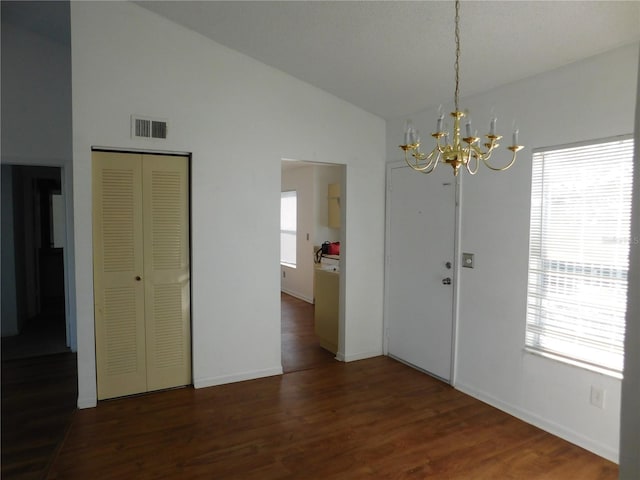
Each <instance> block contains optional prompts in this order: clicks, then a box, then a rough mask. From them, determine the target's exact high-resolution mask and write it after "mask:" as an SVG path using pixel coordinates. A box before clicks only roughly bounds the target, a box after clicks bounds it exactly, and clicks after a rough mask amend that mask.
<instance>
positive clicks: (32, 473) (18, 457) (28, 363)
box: [1, 353, 78, 480]
mask: <svg viewBox="0 0 640 480" xmlns="http://www.w3.org/2000/svg"><path fill="white" fill-rule="evenodd" d="M77 378H78V376H77V361H76V355H75V353H58V354H53V355H43V356H37V357H29V358H15V359H4V360H3V361H2V449H1V450H2V455H1V463H2V478H3V479H5V480H7V479H14V480H40V479H41V478H43V476H44V475H45V474H46V471H47V469H48V467H49V466H50V465H51V462H52V461H53V458H54V455H55V452H56V450H57V449H58V448H59V446H60V445H61V443H62V440H63V438H64V435H65V432H66V431H67V429H68V427H69V425H70V424H71V418H72V416H73V412H74V410H75V409H76V399H77V397H78V394H77V391H78V387H77V384H78V380H77Z"/></svg>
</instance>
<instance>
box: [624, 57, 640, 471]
mask: <svg viewBox="0 0 640 480" xmlns="http://www.w3.org/2000/svg"><path fill="white" fill-rule="evenodd" d="M637 85H638V90H637V91H638V94H637V95H638V96H637V97H636V98H637V99H640V68H639V70H638V83H637ZM635 165H636V166H637V165H640V102H639V101H636V128H635ZM631 216H632V220H631V238H632V239H633V241H632V242H631V252H630V254H631V255H630V258H629V263H630V267H629V293H630V295H629V296H628V301H627V329H626V338H625V355H624V380H623V381H622V405H621V412H620V423H621V425H620V479H622V480H634V479H637V478H640V408H638V405H640V296H638V291H639V290H640V168H635V169H634V172H633V209H632V214H631Z"/></svg>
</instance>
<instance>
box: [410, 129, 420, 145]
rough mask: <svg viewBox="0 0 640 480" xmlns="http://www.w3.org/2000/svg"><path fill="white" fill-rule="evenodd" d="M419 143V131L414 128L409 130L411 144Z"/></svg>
mask: <svg viewBox="0 0 640 480" xmlns="http://www.w3.org/2000/svg"><path fill="white" fill-rule="evenodd" d="M419 143H420V132H419V131H418V130H416V129H415V128H414V129H412V130H411V145H417V144H419Z"/></svg>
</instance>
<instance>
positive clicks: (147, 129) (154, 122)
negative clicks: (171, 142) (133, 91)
mask: <svg viewBox="0 0 640 480" xmlns="http://www.w3.org/2000/svg"><path fill="white" fill-rule="evenodd" d="M167 130H168V126H167V121H166V120H163V119H159V118H151V117H143V116H141V115H131V137H132V138H167Z"/></svg>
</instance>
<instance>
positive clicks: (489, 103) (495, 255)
mask: <svg viewBox="0 0 640 480" xmlns="http://www.w3.org/2000/svg"><path fill="white" fill-rule="evenodd" d="M637 70H638V46H637V45H632V46H628V47H624V48H620V49H617V50H615V51H612V52H609V53H606V54H603V55H599V56H597V57H593V58H590V59H588V60H585V61H581V62H578V63H575V64H572V65H569V66H567V67H564V68H560V69H558V70H555V71H552V72H549V73H546V74H542V75H539V76H536V77H533V78H529V79H526V80H523V81H520V82H517V83H513V84H510V85H507V86H504V87H501V88H498V89H496V90H493V91H490V92H487V93H485V94H482V95H478V96H474V97H471V98H463V99H461V102H460V104H461V108H465V109H469V111H470V112H471V116H472V118H473V122H474V124H475V127H474V128H478V130H479V131H480V133H483V134H484V133H486V132H485V130H488V127H489V125H488V122H489V118H490V112H491V109H492V108H495V111H496V114H497V116H498V130H499V131H500V132H502V133H503V134H504V135H505V137H506V138H505V139H506V140H508V141H510V138H511V137H510V134H511V125H512V120H513V119H516V120H517V124H518V126H519V128H520V142H521V143H523V144H524V145H526V148H525V149H524V150H523V151H522V152H520V155H519V159H518V162H517V164H516V165H515V166H514V167H513V168H512V169H511V170H509V171H508V172H504V173H494V172H491V171H489V170H488V169H486V168H485V169H484V170H483V169H482V168H483V167H482V166H481V167H480V168H481V170H480V172H479V173H478V174H477V175H476V176H474V177H471V176H469V175H468V174H467V175H464V172H463V173H462V174H461V175H462V203H461V215H462V219H461V232H460V233H461V245H460V252H462V251H464V252H472V253H475V268H474V269H462V271H461V272H460V275H459V278H458V280H459V281H460V305H459V318H458V323H457V328H458V330H457V355H456V372H455V376H454V383H455V386H456V387H457V388H459V389H460V390H462V391H464V392H467V393H470V394H471V395H473V396H476V397H478V398H480V399H482V400H484V401H487V402H488V403H490V404H493V405H495V406H497V407H498V408H501V409H503V410H506V411H508V412H510V413H512V414H514V415H516V416H518V417H520V418H523V419H524V420H526V421H529V422H531V423H534V424H536V425H538V426H541V427H542V428H544V429H546V430H549V431H551V432H553V433H555V434H557V435H559V436H561V437H564V438H566V439H568V440H569V441H572V442H574V443H577V444H579V445H582V446H583V447H585V448H587V449H589V450H592V451H594V452H596V453H598V454H600V455H602V456H605V457H607V458H609V459H612V460H617V458H618V445H619V439H618V435H619V427H620V422H619V415H620V381H619V380H617V379H614V378H611V377H608V376H603V375H599V374H597V373H593V372H589V371H586V370H582V369H578V368H574V367H570V366H567V365H564V364H562V363H558V362H555V361H551V360H547V359H545V358H541V357H538V356H534V355H531V354H527V353H525V352H524V351H523V346H524V329H525V313H526V289H527V262H528V241H529V237H528V235H529V208H530V184H531V162H530V159H531V149H532V148H536V147H544V146H553V145H561V144H565V143H571V142H578V141H583V140H590V139H598V138H603V137H607V136H613V135H620V134H628V133H631V132H632V131H633V115H634V107H635V105H636V74H637ZM464 88H465V84H464V78H463V83H462V89H463V91H464ZM452 94H453V92H452ZM451 108H452V107H451V105H449V106H447V109H445V111H451V110H449V109H451ZM436 117H437V114H436V112H435V111H426V112H421V113H420V114H418V115H416V116H415V117H414V118H413V120H414V124H416V127H417V128H419V129H420V130H421V131H423V132H424V134H423V137H424V138H429V139H430V137H429V136H428V135H427V132H430V131H432V130H433V129H435V121H436ZM403 121H404V119H398V120H395V121H391V122H388V126H387V160H388V161H396V160H400V159H401V158H402V157H401V151H400V149H398V148H397V147H395V145H398V144H399V142H400V139H401V138H402V130H403ZM483 122H484V123H483ZM507 135H508V136H507ZM425 143H426V144H427V145H428V143H429V142H428V141H425ZM503 143H504V144H506V143H507V142H503ZM502 154H503V155H506V154H505V153H504V152H502ZM496 158H497V159H499V158H500V157H499V156H498V157H496ZM452 221H453V219H452ZM460 252H458V253H460ZM591 385H596V386H598V387H601V388H603V389H604V390H605V392H606V393H605V407H604V409H598V408H595V407H593V406H592V405H590V403H589V394H590V387H591Z"/></svg>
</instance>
